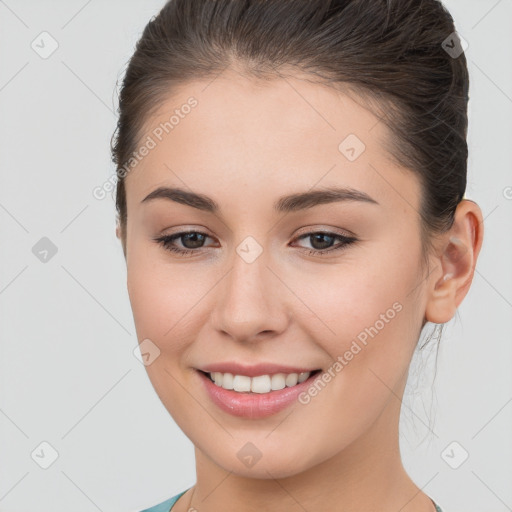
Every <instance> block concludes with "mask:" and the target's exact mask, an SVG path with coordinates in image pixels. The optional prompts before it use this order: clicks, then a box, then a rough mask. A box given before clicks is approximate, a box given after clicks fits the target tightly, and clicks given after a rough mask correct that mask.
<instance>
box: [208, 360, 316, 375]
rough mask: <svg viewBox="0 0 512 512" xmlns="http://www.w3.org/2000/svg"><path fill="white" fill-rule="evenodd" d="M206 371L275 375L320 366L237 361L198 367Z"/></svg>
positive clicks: (299, 371)
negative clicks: (308, 366) (248, 363)
mask: <svg viewBox="0 0 512 512" xmlns="http://www.w3.org/2000/svg"><path fill="white" fill-rule="evenodd" d="M198 370H201V371H203V372H206V373H213V372H220V373H231V374H233V375H246V376H247V377H257V376H258V375H274V374H276V373H303V372H314V371H315V370H318V368H313V369H311V368H304V367H300V366H285V365H281V364H274V363H259V364H253V365H245V364H241V363H236V362H225V363H213V364H208V365H205V366H201V368H198Z"/></svg>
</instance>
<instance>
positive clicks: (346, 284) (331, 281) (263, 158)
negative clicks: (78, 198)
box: [126, 72, 429, 478]
mask: <svg viewBox="0 0 512 512" xmlns="http://www.w3.org/2000/svg"><path fill="white" fill-rule="evenodd" d="M191 97H193V100H190V98H191ZM173 115H174V117H173V118H172V119H171V121H170V118H171V116H173ZM165 123H167V124H165ZM386 130H387V128H386V127H385V125H384V124H383V123H382V122H379V120H378V118H377V117H375V116H374V115H373V114H371V113H370V112H369V111H368V110H366V109H365V108H363V107H361V106H360V105H359V104H358V103H355V102H354V101H352V100H351V99H349V98H348V97H347V96H345V95H342V94H340V93H335V92H334V90H332V89H330V88H327V87H324V86H320V85H317V84H312V83H310V82H307V81H303V80H299V79H298V78H294V79H291V78H290V79H286V80H284V79H279V80H275V81H272V82H268V83H266V84H262V83H257V82H255V81H251V80H249V79H246V78H242V77H241V76H240V75H238V74H236V73H235V72H230V73H224V74H223V75H222V76H220V77H218V78H216V79H215V80H213V81H210V80H209V81H204V82H202V81H198V82H193V83H188V84H187V85H186V86H182V87H181V88H180V89H179V91H178V92H175V93H174V94H173V95H172V97H169V100H168V101H167V102H166V103H165V104H164V105H162V106H161V108H160V109H159V111H158V113H156V114H154V115H153V116H152V117H151V118H150V119H149V122H148V123H147V125H146V128H145V133H144V134H143V135H142V137H141V139H140V141H141V146H142V145H143V144H146V147H147V148H149V149H148V150H147V151H146V150H143V152H142V153H147V154H146V156H144V157H143V158H142V159H141V161H140V162H139V163H138V165H137V166H136V167H135V169H134V170H133V171H131V172H130V174H129V175H128V176H127V178H126V191H127V206H128V223H127V245H126V258H127V272H128V282H127V285H128V292H129V297H130V301H131V306H132V309H133V314H134V321H135V326H136V331H137V336H138V340H139V343H140V342H143V340H146V341H144V343H145V345H143V346H142V348H143V350H142V351H143V352H146V353H147V355H146V356H145V358H146V361H147V366H146V369H147V372H148V375H149V378H150V380H151V382H152V384H153V386H154V388H155V390H156V392H157V393H158V395H159V397H160V399H161V400H162V402H163V404H164V405H165V407H166V408H167V410H168V411H169V413H170V414H171V415H172V417H173V418H174V420H175V421H176V422H177V424H178V425H179V426H180V428H181V429H182V430H183V432H184V433H185V434H186V435H187V436H188V437H189V438H190V439H191V440H192V442H193V443H194V445H195V446H196V447H197V448H198V449H199V450H200V452H202V453H204V454H207V457H208V459H209V460H210V461H213V463H215V464H217V465H218V466H221V467H223V468H224V469H226V470H229V471H233V472H235V473H237V474H240V475H247V476H248V475H251V476H255V477H261V478H268V476H269V473H270V474H272V475H273V476H274V477H277V476H280V477H284V476H287V475H292V474H295V473H299V472H301V471H305V470H307V469H308V468H310V467H312V466H313V465H315V464H318V463H320V462H322V461H325V460H327V459H328V458H331V457H333V455H335V454H341V453H344V454H347V456H348V454H349V453H351V448H355V446H358V445H359V448H361V446H363V443H364V446H365V447H366V450H371V447H372V446H377V445H379V446H381V445H382V443H385V442H386V441H389V439H391V437H393V436H395V434H396V429H397V421H398V414H399V410H400V397H401V396H402V392H403V388H404V385H405V382H406V377H407V370H408V366H409V363H410V360H411V356H412V354H413V351H414V348H415V345H416V343H417V341H418V337H419V335H420V331H421V325H422V322H423V320H424V314H425V296H426V293H425V290H426V287H427V286H428V283H429V281H427V280H425V279H424V273H423V272H422V268H421V245H420V217H419V214H418V210H419V202H420V187H419V183H418V181H417V178H416V177H415V176H414V175H413V173H412V172H411V171H409V170H405V169H400V168H398V167H397V166H396V165H395V164H393V163H392V162H391V160H390V159H389V156H388V154H387V153H386V151H385V150H384V148H383V142H384V137H385V136H386ZM148 136H149V137H150V139H151V140H150V139H148ZM159 187H167V188H169V189H181V190H182V191H183V192H184V194H183V193H182V194H177V193H176V192H173V193H172V192H169V191H167V193H166V194H165V193H164V194H161V195H159V197H154V198H152V199H146V200H145V201H144V199H145V198H146V197H147V196H148V195H149V194H150V193H152V192H153V191H155V190H156V189H157V188H159ZM331 188H332V189H338V191H339V190H341V189H349V190H350V191H352V192H353V193H354V194H355V195H354V196H352V198H350V197H349V198H347V197H346V196H345V199H343V197H344V196H343V194H342V193H340V194H335V193H334V192H331V194H330V195H329V194H317V193H318V192H320V191H326V190H327V189H331ZM312 193H315V194H314V195H311V196H309V194H312ZM195 194H197V195H199V196H200V198H196V197H194V195H195ZM165 195H167V197H163V196H165ZM187 195H188V196H187ZM303 195H305V196H304V197H303ZM357 195H359V196H360V197H359V198H358V197H357ZM363 195H364V197H367V199H366V200H363V199H361V197H363ZM173 198H174V199H173ZM213 203H214V204H215V206H217V209H215V208H213V207H212V204H213ZM187 231H193V232H195V233H196V234H195V235H194V234H192V235H188V237H187V236H182V237H181V238H180V237H175V239H173V241H169V239H168V243H167V247H166V246H165V245H164V244H163V243H160V242H157V241H156V240H155V239H157V238H160V237H163V236H168V237H170V236H171V235H175V234H178V233H183V232H187ZM322 233H324V234H323V235H322ZM343 237H346V238H343ZM347 238H348V239H349V240H352V242H351V243H349V242H346V239H347ZM344 240H345V242H344ZM171 248H176V249H177V250H180V249H181V250H186V251H188V254H179V253H177V252H173V251H172V250H171ZM340 248H341V249H340ZM311 251H318V252H317V253H316V254H315V253H313V254H310V252H311ZM148 340H150V341H148ZM156 347H157V348H156ZM158 351H159V352H158ZM336 362H338V363H337V364H336ZM221 363H226V365H230V364H239V365H242V366H252V365H256V364H260V363H261V364H266V363H269V364H274V365H280V366H284V367H285V368H284V371H282V372H281V371H277V372H276V371H275V370H276V369H270V371H263V372H262V371H259V372H258V369H257V368H256V369H254V368H253V370H255V371H254V373H255V374H256V375H261V374H262V373H263V374H265V373H267V374H269V375H272V374H273V373H285V374H288V373H293V372H292V371H291V370H293V369H304V370H308V369H310V370H316V369H319V370H321V372H320V373H318V374H316V375H314V376H313V377H311V378H310V380H309V381H306V382H304V383H302V385H301V387H300V389H301V393H300V395H297V393H295V394H294V392H293V391H292V392H290V391H287V393H288V394H291V397H292V398H291V399H290V398H289V400H288V402H285V403H286V404H287V405H286V406H285V407H284V408H281V409H279V410H277V408H276V406H275V404H276V402H277V398H274V397H278V396H281V397H282V396H283V395H284V394H286V393H285V392H283V391H274V392H271V393H251V394H250V395H249V394H248V393H242V392H238V391H235V390H231V391H228V390H226V391H221V388H220V387H218V386H217V385H216V384H213V383H208V382H207V381H206V378H207V377H205V376H204V375H203V374H202V373H200V372H199V370H200V369H203V370H204V369H205V368H207V367H210V366H211V365H215V364H221ZM242 370H243V368H242ZM287 370H289V371H287ZM238 371H239V373H241V374H242V375H244V374H243V373H242V371H241V370H240V368H238ZM224 373H229V372H227V371H226V372H224ZM233 373H236V371H234V372H233ZM246 373H250V370H247V372H246ZM326 375H330V379H329V377H326ZM226 379H227V381H226V382H227V384H226V386H227V387H229V381H230V379H229V376H228V377H227V378H226ZM236 380H237V387H238V385H240V386H242V387H243V386H244V385H246V384H247V382H249V383H251V381H249V380H248V379H244V378H241V379H240V378H237V379H236ZM287 380H288V383H291V384H293V381H294V378H293V376H292V377H289V378H288V379H286V378H285V380H284V382H285V384H286V382H287ZM256 382H257V383H258V385H262V386H265V385H268V382H272V381H271V379H270V378H266V377H263V378H261V379H255V380H254V381H252V383H253V385H256V384H255V383H256ZM280 382H282V379H281V378H280V377H275V378H274V384H275V385H276V387H279V386H280V384H279V383H280ZM319 382H320V384H319ZM249 385H250V384H249ZM315 385H316V388H315ZM208 389H213V390H217V391H218V392H220V398H219V399H218V400H220V401H221V402H222V403H223V404H224V405H223V406H220V405H219V404H218V402H216V401H215V400H213V399H212V398H211V395H210V391H208ZM239 389H242V388H239ZM261 389H264V387H263V388H261ZM285 389H286V390H292V387H286V388H285ZM315 390H316V391H315ZM273 393H275V395H274V394H273ZM256 401H261V403H262V404H264V405H262V406H258V405H257V403H256ZM237 404H238V405H237ZM237 407H238V408H237ZM235 409H236V413H235ZM248 443H250V444H248ZM357 453H361V450H360V449H359V450H358V452H357ZM251 455H252V456H255V458H254V459H250V456H251ZM247 456H249V458H247ZM259 457H261V459H262V461H263V462H264V463H258V458H259ZM250 460H255V461H256V463H254V462H250ZM267 471H268V473H267Z"/></svg>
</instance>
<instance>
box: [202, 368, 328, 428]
mask: <svg viewBox="0 0 512 512" xmlns="http://www.w3.org/2000/svg"><path fill="white" fill-rule="evenodd" d="M197 374H198V375H199V377H200V379H201V380H202V381H203V383H204V386H205V388H206V391H207V393H208V395H209V396H210V398H211V399H212V401H213V403H215V404H216V405H217V406H218V407H220V408H221V409H222V410H223V411H225V412H227V413H229V414H232V415H233V416H238V417H242V418H249V419H256V418H266V417H268V416H272V415H273V414H277V413H278V412H280V411H282V410H283V409H285V408H286V407H288V406H289V405H291V404H292V403H293V402H295V401H297V397H298V396H299V395H300V394H301V393H302V392H303V391H306V389H307V388H308V387H309V386H311V384H312V383H313V381H314V380H315V379H316V378H317V377H321V372H316V373H315V374H313V375H310V377H309V378H308V379H306V380H305V381H304V382H301V383H300V384H297V385H295V386H292V387H289V388H288V387H286V388H284V389H279V390H277V391H270V392H269V393H239V392H237V391H233V390H229V389H224V388H222V387H220V386H217V384H215V383H214V382H213V381H212V380H211V379H210V378H209V377H208V376H207V375H205V374H204V373H201V372H200V371H199V370H197Z"/></svg>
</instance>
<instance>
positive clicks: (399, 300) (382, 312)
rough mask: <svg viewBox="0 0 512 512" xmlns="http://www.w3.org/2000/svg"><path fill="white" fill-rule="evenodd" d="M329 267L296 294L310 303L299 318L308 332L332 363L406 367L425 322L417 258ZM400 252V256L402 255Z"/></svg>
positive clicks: (389, 258)
mask: <svg viewBox="0 0 512 512" xmlns="http://www.w3.org/2000/svg"><path fill="white" fill-rule="evenodd" d="M377 253H379V254H380V255H381V257H380V258H378V259H374V260H373V262H372V261H367V262H362V261H359V262H357V263H356V262H354V264H350V262H347V265H344V266H341V265H340V266H339V267H336V268H332V269H328V270H329V272H328V273H326V274H324V275H323V276H320V275H315V276H311V277H309V279H308V280H307V281H304V278H305V277H307V276H303V277H302V278H301V281H302V283H303V286H302V288H301V290H300V291H298V293H297V294H298V295H299V296H300V297H301V298H303V302H304V303H305V304H306V305H307V308H303V309H304V314H301V315H297V316H296V318H297V321H298V322H299V323H301V327H302V329H303V330H304V331H307V332H309V334H310V336H311V339H314V340H316V341H317V343H318V344H320V345H322V346H323V348H324V350H325V351H326V352H327V353H328V354H329V355H330V356H331V358H332V359H333V360H335V359H337V358H338V357H339V356H342V357H344V356H346V357H344V358H345V360H347V361H348V362H349V364H348V366H351V367H361V366H368V365H370V364H372V365H375V366H376V367H378V368H380V369H383V370H385V372H386V373H388V369H389V371H391V370H392V369H393V368H395V369H396V371H397V372H398V371H400V370H401V369H402V368H403V367H404V366H405V365H407V364H408V362H409V358H410V357H411V353H412V352H411V351H412V350H413V348H414V345H415V342H416V341H417V336H418V334H419V328H420V323H421V315H420V307H419V303H418V301H417V296H416V294H415V293H412V291H413V290H414V289H415V287H416V286H417V283H418V277H419V274H418V272H419V269H418V266H417V263H416V258H415V255H414V254H409V256H408V259H407V261H404V259H397V257H396V254H397V253H396V252H390V253H389V254H388V255H387V258H386V257H385V256H386V253H385V252H382V251H381V252H377ZM398 254H399V252H398Z"/></svg>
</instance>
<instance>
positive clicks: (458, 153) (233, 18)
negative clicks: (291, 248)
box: [111, 0, 469, 323]
mask: <svg viewBox="0 0 512 512" xmlns="http://www.w3.org/2000/svg"><path fill="white" fill-rule="evenodd" d="M446 41H450V43H451V44H450V45H448V46H449V47H453V46H454V44H455V43H456V44H459V45H460V42H459V39H458V36H457V34H456V32H455V27H454V22H453V19H452V17H451V15H450V14H449V12H448V11H447V10H446V9H445V7H444V6H443V5H442V3H441V2H440V1H438V0H371V1H368V0H170V1H168V2H167V3H166V4H165V5H164V7H163V8H162V9H161V10H160V12H159V13H158V15H157V16H155V17H154V18H152V19H151V20H150V21H149V22H148V24H147V25H146V27H145V29H144V31H143V34H142V36H141V38H140V39H139V41H138V43H137V45H136V49H135V52H134V54H133V56H132V57H131V59H130V61H129V63H128V66H127V69H126V73H125V76H124V79H123V83H122V87H121V90H120V95H119V109H118V111H119V119H118V123H117V128H116V132H115V133H114V135H113V137H112V139H113V141H114V137H115V141H114V142H111V149H112V157H113V161H114V163H115V164H116V166H117V169H118V172H117V174H118V181H117V190H116V209H117V214H118V222H119V225H120V229H121V240H122V243H123V251H125V244H126V223H127V208H126V190H125V183H124V178H125V174H123V173H120V172H119V171H120V170H121V169H123V168H124V166H125V165H126V162H127V161H128V160H129V159H130V158H131V156H132V154H133V152H134V151H135V150H136V149H137V145H138V143H139V142H140V141H139V139H140V137H141V136H142V133H141V131H142V129H143V126H144V124H145V122H146V121H147V119H148V116H150V114H151V113H152V112H154V110H155V109H156V108H158V106H159V105H160V104H161V103H162V102H163V101H164V100H165V99H166V98H167V97H168V95H169V94H170V92H171V91H172V89H173V87H177V86H178V85H181V84H185V83H186V82H187V81H190V80H198V79H208V78H211V79H213V78H214V77H215V76H217V75H218V74H219V73H221V72H222V71H223V70H225V69H226V68H228V67H231V68H235V67H236V69H237V70H240V69H241V70H242V71H243V73H244V74H245V75H246V76H249V77H251V78H254V79H271V78H280V77H282V76H286V75H285V73H286V72H289V73H290V75H293V73H294V72H295V73H296V74H301V75H304V76H307V77H308V79H310V80H311V81H314V82H317V83H322V84H324V85H329V86H333V87H338V88H339V89H340V90H341V89H343V92H345V93H349V92H353V93H356V95H357V97H358V99H359V100H364V101H365V102H367V104H368V105H371V106H372V109H373V111H374V113H375V114H376V115H378V117H379V118H381V121H383V122H384V123H385V124H386V125H387V127H388V128H389V137H390V138H389V141H386V149H387V152H388V153H389V156H390V158H391V159H392V160H393V161H395V162H396V163H397V164H398V165H401V166H403V167H406V168H408V169H410V170H411V171H412V172H414V173H416V175H417V176H418V177H419V180H420V183H421V186H422V198H421V207H420V211H419V215H420V217H421V219H422V222H421V239H422V245H423V250H424V252H423V254H424V257H425V255H426V253H427V251H428V249H430V248H431V245H430V243H431V237H432V235H433V234H436V233H442V232H443V231H445V230H447V229H449V228H450V227H451V226H452V223H453V219H454V213H455V209H456V207H457V205H458V203H459V202H460V201H461V200H462V199H463V197H464V192H465V189H466V174H467V156H468V148H467V143H466V135H467V103H468V89H469V76H468V71H467V63H466V58H465V55H464V53H463V52H462V53H460V54H459V55H453V54H450V53H448V51H447V50H446V49H445V47H446V46H445V45H446ZM377 112H378V114H377ZM125 254H126V252H125ZM424 323H425V322H424Z"/></svg>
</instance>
